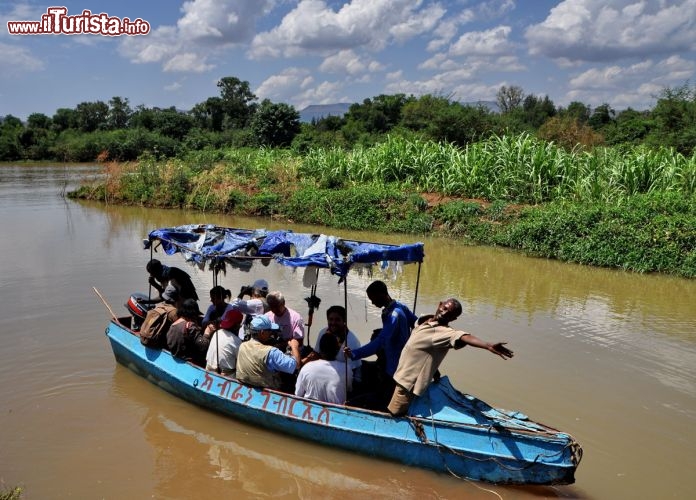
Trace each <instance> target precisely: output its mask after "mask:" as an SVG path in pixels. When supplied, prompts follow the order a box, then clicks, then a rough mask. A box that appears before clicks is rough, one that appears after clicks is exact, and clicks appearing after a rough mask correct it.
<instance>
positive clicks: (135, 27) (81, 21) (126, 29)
mask: <svg viewBox="0 0 696 500" xmlns="http://www.w3.org/2000/svg"><path fill="white" fill-rule="evenodd" d="M7 31H8V32H9V33H10V35H83V34H87V35H106V36H121V35H131V36H133V35H147V34H148V33H149V32H150V23H148V22H147V21H143V20H142V19H140V18H137V19H135V20H133V21H131V20H130V19H129V18H127V17H124V18H123V19H121V18H118V17H109V15H108V14H105V13H104V12H102V13H101V14H93V13H92V12H91V11H89V10H83V11H82V14H78V15H75V16H69V15H68V8H67V7H49V8H48V9H47V10H46V13H45V14H43V15H42V16H41V21H7Z"/></svg>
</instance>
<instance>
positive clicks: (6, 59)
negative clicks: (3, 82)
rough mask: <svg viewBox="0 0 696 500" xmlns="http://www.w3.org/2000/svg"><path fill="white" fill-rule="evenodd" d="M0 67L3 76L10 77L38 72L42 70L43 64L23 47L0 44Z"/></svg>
mask: <svg viewBox="0 0 696 500" xmlns="http://www.w3.org/2000/svg"><path fill="white" fill-rule="evenodd" d="M0 67H2V68H3V70H2V74H3V75H5V76H10V75H16V74H19V73H25V72H28V71H39V70H41V69H43V68H44V63H43V61H41V60H40V59H38V58H36V57H35V56H34V55H33V54H32V53H31V51H30V50H29V49H27V48H25V47H19V46H16V45H10V44H8V43H0Z"/></svg>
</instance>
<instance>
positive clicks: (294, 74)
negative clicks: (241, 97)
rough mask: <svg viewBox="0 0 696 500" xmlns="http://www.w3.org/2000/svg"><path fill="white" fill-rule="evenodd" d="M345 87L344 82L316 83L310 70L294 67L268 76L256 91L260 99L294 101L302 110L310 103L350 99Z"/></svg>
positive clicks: (328, 102)
mask: <svg viewBox="0 0 696 500" xmlns="http://www.w3.org/2000/svg"><path fill="white" fill-rule="evenodd" d="M343 87H344V83H343V82H329V81H322V82H319V83H316V82H315V80H314V78H313V77H312V76H311V73H310V71H309V70H307V69H305V68H297V67H293V68H286V69H284V70H283V71H282V72H280V73H278V74H276V75H273V76H271V77H269V78H267V79H266V80H265V81H264V82H263V83H261V85H260V86H259V87H258V88H257V89H256V91H255V92H254V93H255V94H256V95H257V96H258V97H259V98H260V99H270V100H272V101H274V102H288V103H293V105H294V106H295V107H296V108H297V109H298V110H301V109H304V108H305V107H307V106H309V105H310V104H330V103H334V102H344V101H350V99H349V98H348V97H347V96H346V95H345V94H344V93H343Z"/></svg>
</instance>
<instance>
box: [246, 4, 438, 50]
mask: <svg viewBox="0 0 696 500" xmlns="http://www.w3.org/2000/svg"><path fill="white" fill-rule="evenodd" d="M422 4H423V2H422V0H352V1H351V2H348V3H346V4H344V5H343V6H342V7H341V8H340V9H339V10H338V11H334V10H333V9H331V7H329V6H328V5H327V4H326V2H324V1H323V0H301V1H300V2H299V3H298V4H297V7H296V8H295V9H293V10H292V11H290V12H289V13H288V14H287V15H286V16H285V17H284V18H283V19H282V21H281V22H280V24H279V25H278V26H276V27H275V28H273V29H272V30H270V31H267V32H263V33H259V34H258V35H256V37H255V38H254V39H253V41H252V43H251V47H250V50H249V54H250V57H252V58H253V59H260V58H265V57H269V58H278V57H298V56H302V55H307V54H321V55H327V54H330V53H331V52H335V51H337V50H349V49H356V48H359V47H362V48H365V49H368V50H375V51H377V50H381V49H383V48H384V47H386V46H387V45H388V44H390V43H397V42H403V41H405V40H409V39H411V38H413V37H415V36H418V35H420V34H422V33H426V32H428V31H431V30H433V29H434V28H435V26H437V24H438V22H439V21H440V19H441V18H442V17H443V16H444V14H445V9H444V8H442V7H441V6H440V5H439V4H438V3H430V4H428V5H426V6H425V7H423V6H422Z"/></svg>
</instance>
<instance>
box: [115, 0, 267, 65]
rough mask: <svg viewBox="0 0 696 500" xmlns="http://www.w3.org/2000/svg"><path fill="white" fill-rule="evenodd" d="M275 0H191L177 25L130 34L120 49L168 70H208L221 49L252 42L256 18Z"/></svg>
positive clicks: (183, 7)
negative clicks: (210, 59) (136, 34)
mask: <svg viewBox="0 0 696 500" xmlns="http://www.w3.org/2000/svg"><path fill="white" fill-rule="evenodd" d="M272 5H273V0H191V1H189V2H185V3H184V5H183V6H182V8H181V11H182V14H183V15H182V16H181V18H179V20H178V21H177V23H176V25H175V26H160V27H158V28H156V29H154V30H152V31H151V32H150V34H149V35H148V36H146V37H127V38H125V39H124V40H122V41H121V45H120V48H119V50H120V53H121V54H122V55H123V56H124V57H127V58H128V59H130V60H131V61H132V62H134V63H160V64H162V68H163V69H164V70H165V71H178V72H194V73H200V72H204V71H208V70H210V69H212V68H213V67H214V65H213V64H212V63H210V62H208V60H209V58H210V57H211V56H213V55H216V54H218V53H219V51H220V50H222V49H225V48H229V47H234V46H236V45H241V44H245V43H248V42H249V41H250V40H251V38H252V37H253V35H254V30H255V23H256V20H257V19H258V18H259V17H260V16H261V15H263V14H264V13H266V12H267V11H268V9H269V8H270V7H271V6H272Z"/></svg>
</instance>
